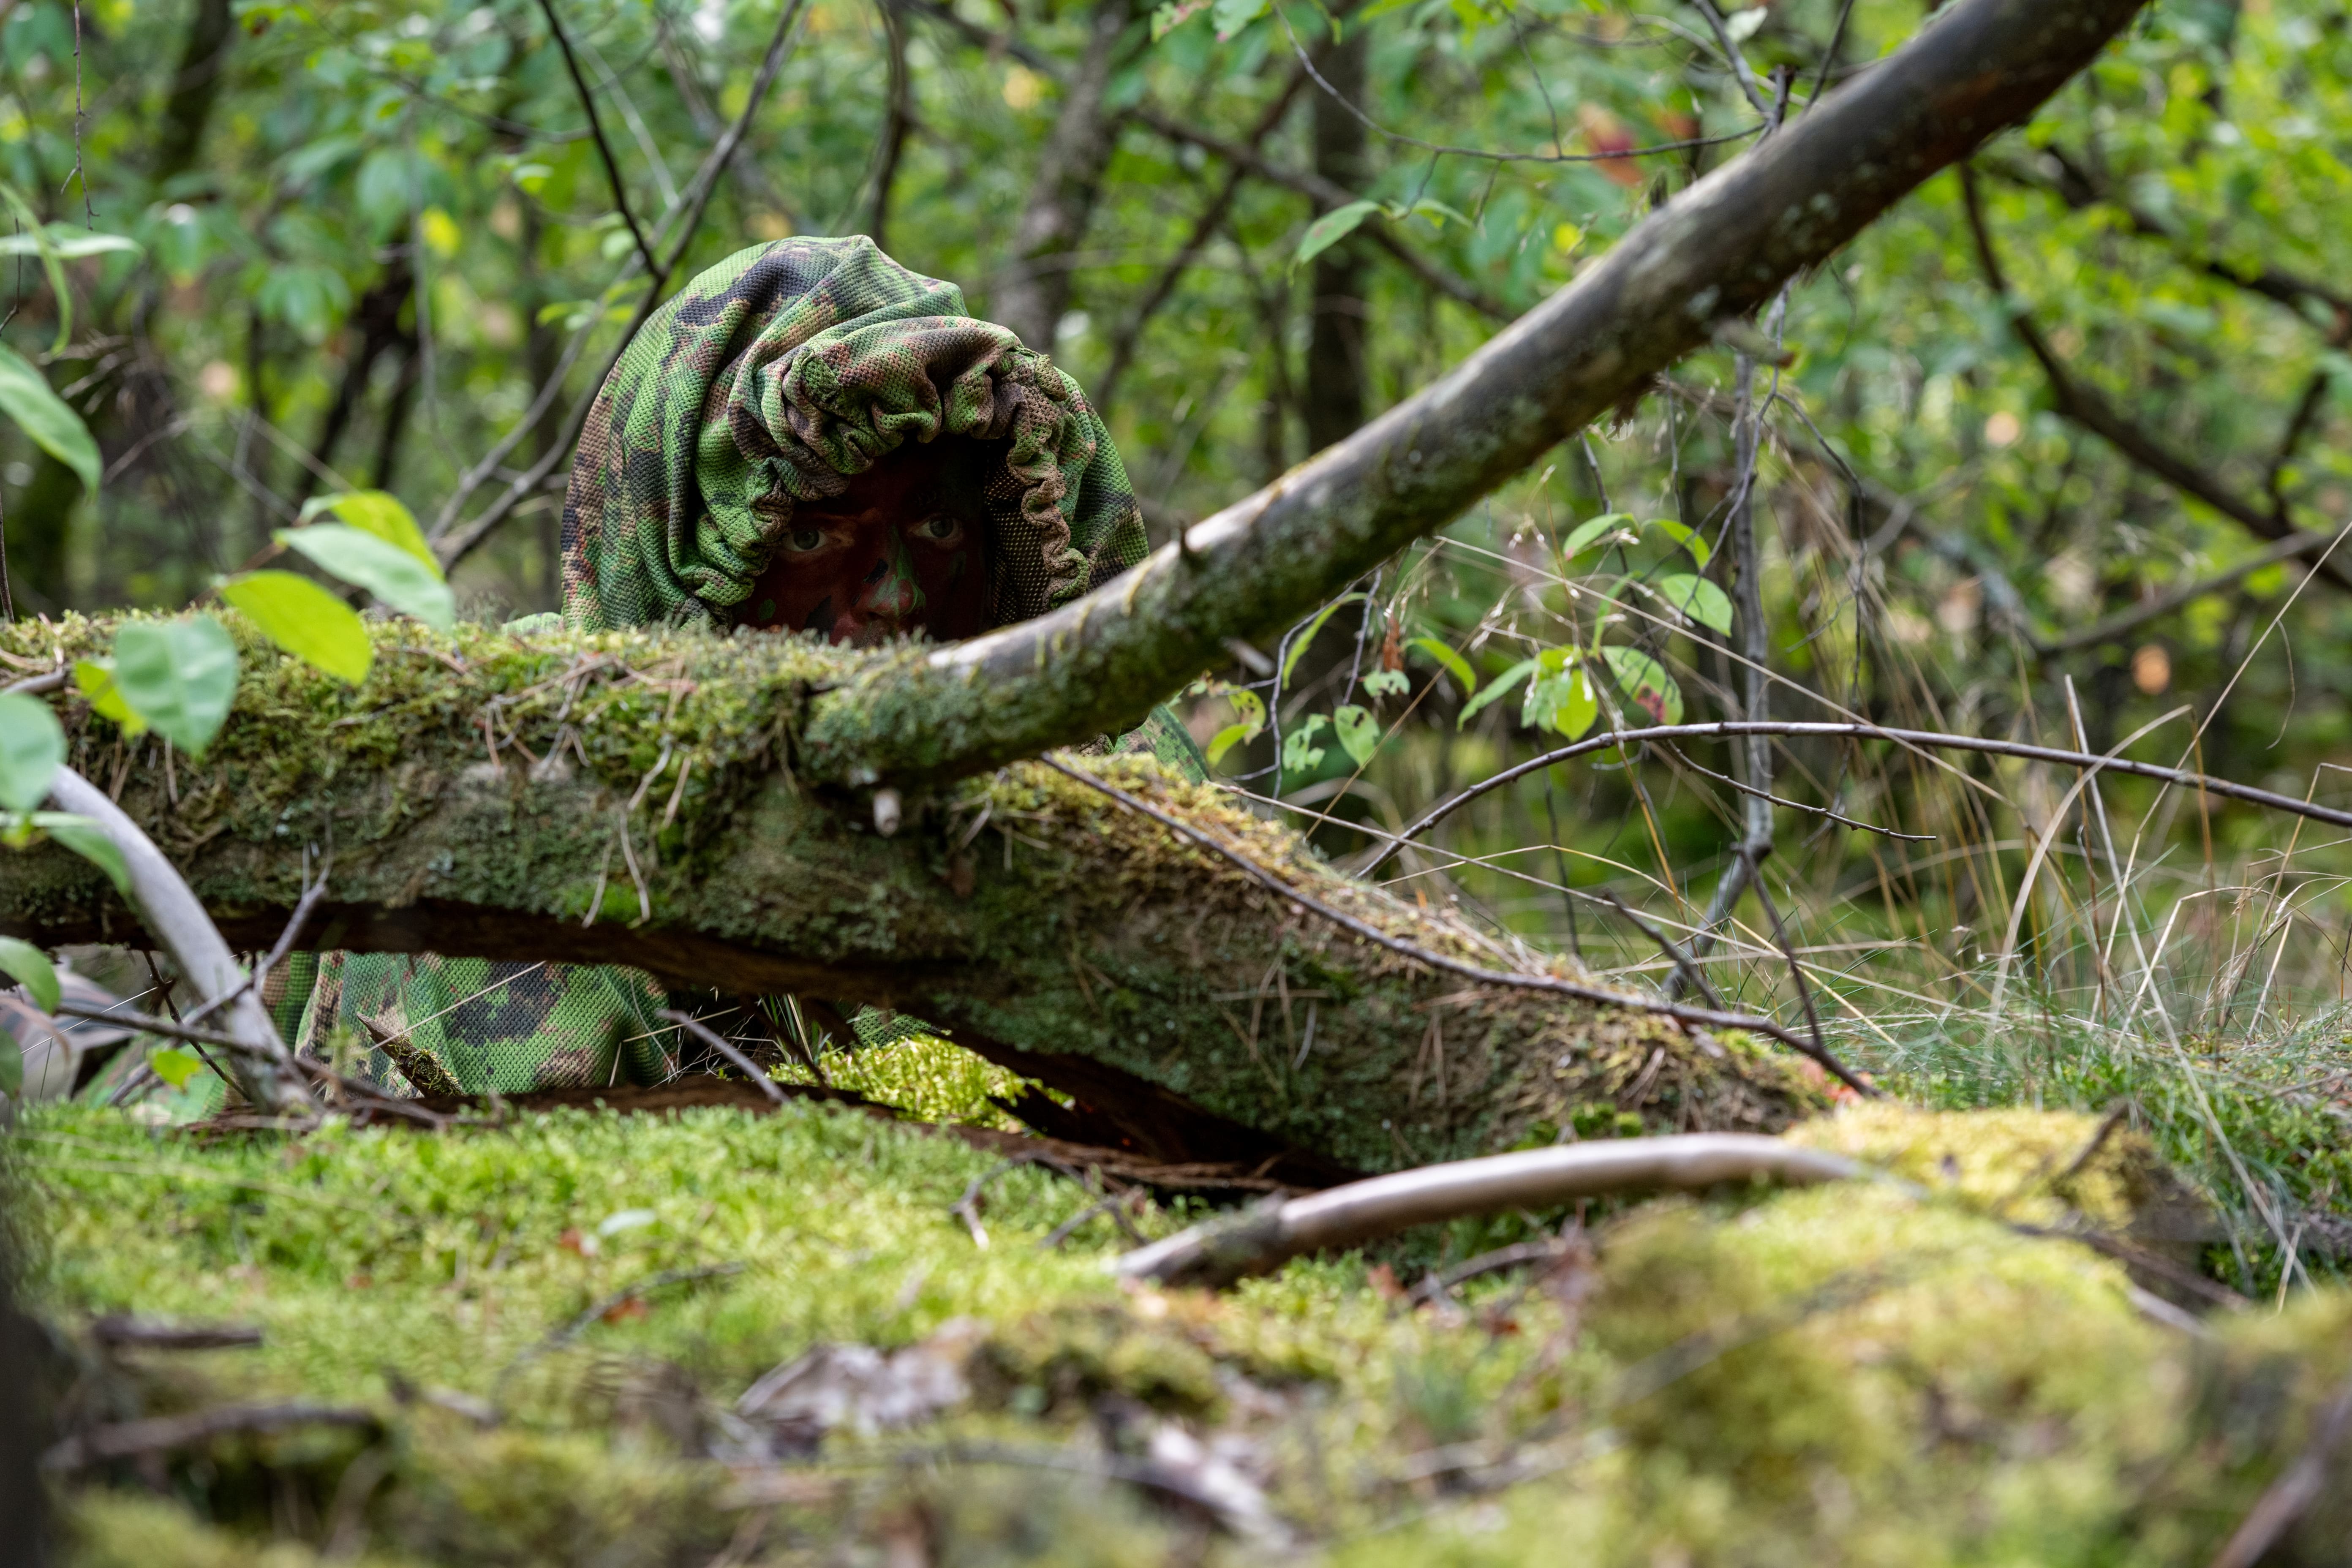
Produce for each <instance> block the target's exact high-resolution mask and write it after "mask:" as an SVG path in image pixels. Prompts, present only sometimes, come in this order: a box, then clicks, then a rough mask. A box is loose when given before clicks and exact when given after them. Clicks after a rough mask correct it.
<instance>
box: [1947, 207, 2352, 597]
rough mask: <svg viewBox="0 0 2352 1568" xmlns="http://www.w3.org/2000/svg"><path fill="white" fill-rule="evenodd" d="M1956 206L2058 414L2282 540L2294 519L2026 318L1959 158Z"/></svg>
mask: <svg viewBox="0 0 2352 1568" xmlns="http://www.w3.org/2000/svg"><path fill="white" fill-rule="evenodd" d="M1960 195H1961V205H1963V207H1964V208H1965V209H1966V211H1967V213H1968V220H1969V234H1970V236H1971V237H1973V238H1974V240H1975V242H1976V252H1977V261H1978V263H1979V266H1981V267H1982V268H1983V269H1984V275H1985V282H1986V283H1987V284H1988V285H1989V286H1990V288H1991V289H1992V291H1993V292H1994V293H1995V294H1997V295H1999V296H2000V299H2001V300H2002V302H2003V306H2004V308H2005V309H2006V310H2007V311H2008V313H2009V324H2010V329H2011V331H2014V332H2016V334H2017V340H2018V342H2021V343H2023V344H2024V345H2025V352H2026V353H2030V354H2032V356H2033V358H2034V359H2035V361H2036V362H2037V363H2040V364H2041V366H2042V374H2043V375H2045V376H2047V377H2048V378H2049V381H2050V394H2051V397H2052V399H2053V401H2054V402H2055V403H2056V404H2057V405H2058V412H2059V414H2060V415H2061V416H2063V417H2064V418H2066V419H2069V420H2072V421H2073V422H2074V424H2076V425H2079V426H2082V427H2083V428H2084V429H2085V430H2088V431H2089V432H2091V434H2093V435H2095V436H2096V437H2099V438H2100V439H2102V440H2104V441H2105V442H2106V443H2107V445H2108V446H2110V447H2114V448H2115V449H2116V451H2117V452H2119V453H2121V454H2122V455H2123V456H2124V458H2126V460H2128V461H2129V462H2131V463H2133V464H2135V465H2137V467H2139V468H2144V469H2146V470H2147V472H2149V473H2151V474H2153V475H2155V476H2156V477H2157V478H2158V479H2162V480H2163V481H2164V482H2165V483H2166V484H2168V485H2170V486H2171V487H2172V488H2173V489H2177V490H2179V491H2180V492H2181V493H2182V494H2183V495H2186V496H2189V497H2191V498H2193V499H2195V500H2200V501H2202V502H2204V503H2205V504H2206V505H2207V506H2209V507H2211V508H2212V509H2213V510H2215V511H2218V512H2220V513H2221V515H2222V516H2224V517H2226V518H2229V519H2231V521H2235V522H2237V523H2239V524H2240V525H2242V527H2244V528H2245V529H2246V530H2247V531H2249V532H2252V533H2253V534H2256V535H2258V536H2259V537H2261V538H2263V539H2270V540H2284V539H2287V538H2288V537H2290V536H2291V535H2293V534H2294V524H2293V523H2291V522H2289V521H2287V519H2286V516H2285V514H2284V512H2283V511H2264V510H2262V509H2261V508H2259V507H2257V506H2255V505H2254V504H2253V503H2252V502H2251V501H2248V500H2244V499H2243V498H2242V497H2241V496H2238V495H2236V494H2234V493H2232V492H2231V490H2230V489H2229V488H2228V487H2227V486H2225V485H2224V484H2222V482H2221V480H2220V479H2218V478H2216V477H2215V476H2214V475H2212V474H2210V473H2208V472H2206V471H2205V470H2204V469H2202V468H2199V467H2197V466H2196V465H2195V464H2194V463H2191V462H2190V461H2189V459H2188V458H2183V457H2182V456H2180V455H2179V453H2177V452H2175V451H2173V450H2172V449H2171V448H2170V447H2167V446H2166V445H2164V443H2163V442H2162V441H2160V440H2158V438H2157V437H2154V436H2152V435H2150V434H2149V433H2148V432H2147V431H2146V430H2144V429H2142V428H2141V427H2140V426H2138V425H2137V424H2135V423H2134V422H2133V421H2132V420H2131V419H2130V418H2128V417H2127V416H2125V415H2124V413H2123V412H2122V411H2121V410H2119V409H2117V408H2116V406H2115V405H2113V404H2111V403H2109V402H2108V401H2107V399H2106V397H2105V395H2103V394H2101V393H2100V392H2099V391H2098V390H2097V389H2096V388H2095V387H2092V386H2088V385H2086V384H2084V383H2082V382H2080V381H2078V380H2076V379H2075V377H2074V374H2073V373H2072V372H2071V371H2069V370H2068V369H2067V368H2066V365H2065V363H2064V362H2063V360H2061V359H2060V358H2059V357H2058V355H2057V353H2056V352H2055V351H2054V350H2053V349H2052V348H2051V346H2050V340H2049V339H2047V338H2045V337H2043V336H2042V329H2041V328H2040V327H2038V326H2036V325H2034V323H2033V318H2032V316H2031V315H2030V314H2028V313H2027V311H2026V309H2025V305H2024V302H2023V301H2022V300H2019V299H2018V298H2016V297H2015V296H2014V295H2012V294H2011V292H2010V288H2009V280H2008V279H2007V278H2006V277H2005V276H2004V275H2003V274H2002V271H2001V266H2000V256H1999V255H1998V254H1997V253H1996V252H1995V251H1994V249H1993V243H1992V231H1991V229H1990V227H1988V226H1986V223H1985V216H1984V201H1983V197H1982V195H1981V193H1980V192H1979V190H1978V188H1977V180H1976V173H1975V171H1974V170H1972V169H1970V168H1969V166H1968V165H1967V164H1965V163H1963V164H1962V165H1960ZM2299 553H2301V554H2304V555H2305V556H2306V557H2307V558H2309V559H2312V560H2313V561H2314V562H2315V563H2316V567H2317V570H2318V571H2319V572H2320V573H2321V574H2324V575H2325V576H2326V578H2327V579H2328V581H2330V582H2331V583H2334V584H2336V586H2337V587H2339V588H2352V568H2347V567H2346V566H2343V565H2339V564H2337V563H2335V562H2332V561H2322V560H2321V559H2320V557H2321V551H2320V549H2317V548H2315V549H2312V550H2309V551H2305V552H2299Z"/></svg>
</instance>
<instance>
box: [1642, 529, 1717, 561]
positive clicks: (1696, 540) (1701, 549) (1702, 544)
mask: <svg viewBox="0 0 2352 1568" xmlns="http://www.w3.org/2000/svg"><path fill="white" fill-rule="evenodd" d="M1642 526H1643V527H1644V528H1654V529H1656V530H1657V531H1659V532H1660V533H1663V534H1664V535H1665V536H1666V537H1667V538H1668V539H1671V540H1673V541H1674V542H1675V543H1676V544H1679V545H1681V546H1682V547H1683V548H1684V549H1685V550H1687V551H1689V552H1690V558H1691V559H1692V560H1694V561H1696V562H1697V563H1698V569H1699V570H1700V571H1702V572H1704V571H1706V563H1707V559H1708V557H1710V556H1712V555H1713V554H1714V553H1715V552H1714V550H1713V549H1712V548H1711V547H1710V546H1709V545H1708V544H1707V542H1706V535H1705V534H1703V533H1701V532H1700V531H1698V530H1697V529H1696V528H1692V527H1690V526H1689V525H1687V524H1685V523H1680V522H1676V521H1675V520H1674V519H1673V518H1671V517H1654V518H1652V519H1651V520H1650V521H1647V522H1645V523H1643V525H1642Z"/></svg>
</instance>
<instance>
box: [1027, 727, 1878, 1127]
mask: <svg viewBox="0 0 2352 1568" xmlns="http://www.w3.org/2000/svg"><path fill="white" fill-rule="evenodd" d="M1038 760H1039V761H1040V762H1042V763H1045V765H1046V766H1047V767H1049V768H1052V769H1053V770H1054V771H1055V772H1056V773H1062V774H1065V775H1066V776H1067V777H1069V778H1072V779H1075V780H1076V781H1077V782H1078V783H1080V784H1085V785H1086V786H1087V788H1089V789H1093V790H1097V791H1099V792H1101V793H1102V794H1104V795H1108V796H1110V797H1111V798H1112V799H1113V800H1115V801H1117V802H1118V803H1119V804H1120V805H1123V806H1125V807H1127V808H1128V809H1129V811H1133V812H1138V813H1139V814H1141V815H1142V816H1148V817H1150V818H1151V819H1152V820H1153V821H1155V822H1157V823H1159V824H1160V826H1163V827H1165V828H1167V829H1168V830H1169V831H1170V832H1171V833H1173V834H1175V835H1176V836H1177V837H1180V838H1182V839H1184V840H1186V841H1187V842H1189V843H1192V844H1194V845H1197V846H1199V847H1201V848H1203V849H1206V850H1208V851H1209V852H1210V853H1212V854H1214V855H1218V856H1221V857H1223V858H1224V859H1226V860H1228V861H1230V862H1231V863H1232V864H1233V865H1234V866H1236V867H1238V868H1241V870H1242V871H1243V872H1244V873H1245V874H1246V875H1247V876H1249V877H1250V878H1251V879H1253V880H1255V881H1256V882H1257V883H1259V884H1260V885H1261V886H1263V887H1265V888H1266V889H1268V890H1270V891H1272V892H1275V893H1277V894H1279V895H1281V896H1282V897H1283V898H1286V899H1288V900H1291V901H1292V902H1293V903H1295V904H1297V905H1298V907H1299V908H1301V909H1303V910H1309V911H1311V912H1312V913H1315V914H1317V915H1320V916H1321V917H1322V918H1323V919H1325V920H1327V921H1330V922H1331V923H1332V924H1334V925H1336V926H1339V928H1341V929H1342V930H1344V931H1350V932H1352V933H1354V934H1355V935H1357V936H1359V937H1361V938H1362V939H1363V940H1364V941H1366V942H1371V943H1373V944H1374V945H1375V946H1379V947H1384V948H1386V949H1388V950H1389V951H1390V952H1394V953H1398V954H1400V955H1402V956H1403V957H1406V958H1410V959H1412V960H1413V961H1414V962H1415V963H1423V964H1426V965H1428V966H1429V967H1430V968H1432V969H1436V970H1442V971H1444V973H1449V974H1459V975H1462V976H1464V977H1465V978H1466V979H1470V980H1475V981H1478V982H1480V983H1482V984H1488V985H1506V986H1510V987H1512V988H1514V989H1517V990H1521V991H1544V992H1549V993H1551V994H1554V995H1559V996H1572V997H1574V998H1576V999H1577V1000H1578V1001H1580V1002H1593V1003H1598V1004H1599V1005H1601V1006H1604V1007H1624V1008H1629V1009H1631V1010H1633V1011H1635V1012H1640V1013H1654V1014H1657V1015H1659V1016H1664V1017H1668V1018H1672V1019H1673V1020H1675V1022H1676V1023H1678V1024H1681V1025H1683V1026H1685V1027H1692V1026H1696V1027H1702V1028H1710V1029H1742V1030H1746V1031H1748V1032H1749V1033H1751V1034H1759V1035H1769V1036H1770V1037H1772V1038H1773V1039H1776V1040H1779V1041H1780V1043H1781V1044H1783V1045H1785V1046H1788V1047H1791V1048H1793V1049H1794V1050H1796V1051H1797V1052H1798V1053H1800V1054H1801V1055H1803V1056H1806V1057H1809V1058H1811V1059H1812V1060H1814V1061H1816V1062H1819V1063H1820V1064H1821V1065H1822V1067H1823V1068H1826V1069H1827V1070H1828V1071H1829V1072H1831V1073H1832V1074H1833V1075H1835V1076H1836V1078H1837V1079H1838V1080H1839V1081H1840V1082H1841V1083H1843V1084H1844V1085H1845V1086H1846V1087H1847V1088H1849V1089H1853V1091H1854V1092H1855V1093H1857V1094H1862V1095H1866V1096H1870V1097H1873V1098H1875V1097H1876V1096H1877V1094H1878V1090H1877V1089H1874V1088H1872V1087H1871V1086H1870V1085H1869V1084H1868V1083H1866V1082H1864V1080H1863V1079H1859V1078H1856V1077H1855V1076H1854V1075H1853V1072H1852V1071H1851V1070H1850V1069H1849V1068H1847V1067H1846V1065H1845V1064H1844V1063H1843V1062H1841V1061H1839V1060H1838V1059H1837V1058H1835V1057H1834V1056H1832V1055H1831V1054H1829V1053H1828V1052H1827V1051H1823V1050H1821V1049H1819V1048H1818V1047H1815V1046H1814V1045H1813V1043H1812V1042H1811V1041H1810V1040H1807V1039H1805V1038H1804V1037H1801V1036H1799V1035H1796V1034H1793V1033H1791V1032H1790V1030H1787V1029H1784V1028H1782V1027H1781V1026H1780V1025H1779V1024H1776V1023H1774V1022H1773V1021H1772V1020H1771V1019H1769V1018H1765V1017H1759V1016H1753V1015H1750V1014H1745V1013H1727V1012H1722V1011H1718V1010H1717V1009H1716V1008H1713V1007H1692V1006H1687V1005H1684V1004H1683V1003H1680V1002H1673V1001H1668V1000H1665V999H1664V998H1661V997H1654V996H1643V995H1640V994H1635V993H1633V992H1627V991H1614V990H1611V989H1610V988H1608V987H1606V986H1601V985H1591V984H1585V983H1584V982H1581V981H1576V980H1562V979H1559V978H1558V977H1557V976H1554V975H1549V974H1528V973H1519V972H1516V971H1512V970H1502V969H1488V968H1486V967H1485V966H1483V965H1481V964H1475V963H1468V962H1466V961H1465V960H1463V959H1459V958H1452V957H1449V956H1447V955H1446V954H1444V953H1442V952H1433V951H1432V950H1431V949H1429V948H1425V947H1423V946H1421V945H1420V944H1419V943H1417V942H1407V941H1406V940H1404V939H1403V938H1402V937H1396V936H1391V935H1390V934H1389V933H1388V932H1386V931H1382V930H1381V929H1380V928H1379V927H1378V926H1376V925H1373V924H1372V923H1371V922H1370V921H1363V920H1359V919H1358V918H1357V917H1355V916H1354V915H1351V914H1349V913H1348V912H1347V911H1346V910H1340V909H1336V908H1334V907H1333V906H1331V905H1329V904H1327V903H1325V902H1324V901H1323V900H1320V899H1318V898H1316V897H1315V896H1314V895H1312V894H1310V893H1307V892H1305V891H1303V890H1301V889H1297V888H1295V887H1292V886H1291V885H1290V884H1289V883H1288V882H1286V881H1284V880H1283V879H1281V878H1279V877H1277V876H1276V875H1275V874H1274V873H1273V872H1272V871H1269V870H1267V869H1266V868H1265V867H1263V866H1261V865H1259V864H1258V863H1257V862H1256V861H1255V860H1253V859H1251V858H1249V857H1247V856H1246V855H1244V854H1242V853H1241V852H1240V851H1239V850H1237V849H1234V848H1230V847H1227V846H1225V845H1224V844H1222V843H1220V842H1219V841H1218V840H1216V839H1215V838H1213V837H1210V836H1209V835H1207V834H1205V833H1202V831H1200V830H1199V829H1198V828H1195V827H1192V826H1189V825H1187V824H1185V823H1182V822H1180V821H1178V820H1177V819H1176V818H1175V817H1173V816H1169V815H1168V814H1167V813H1166V812H1163V811H1161V810H1160V809H1159V808H1157V807H1156V806H1152V805H1148V804H1146V803H1145V802H1143V801H1140V800H1139V799H1137V798H1136V797H1135V796H1133V795H1129V794H1128V793H1127V792H1126V791H1125V790H1123V789H1120V788H1118V786H1117V785H1115V784H1108V783H1106V782H1105V781H1103V780H1101V779H1098V778H1095V777H1092V776H1090V775H1089V774H1087V773H1081V772H1080V771H1078V770H1077V769H1076V768H1073V767H1070V766H1068V765H1067V764H1066V763H1062V762H1059V761H1057V760H1056V759H1055V758H1053V757H1041V758H1039V759H1038Z"/></svg>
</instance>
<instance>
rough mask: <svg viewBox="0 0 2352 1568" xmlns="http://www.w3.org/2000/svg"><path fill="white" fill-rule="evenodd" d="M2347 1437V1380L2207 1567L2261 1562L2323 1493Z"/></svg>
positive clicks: (2247, 1567) (2351, 1402) (2351, 1390)
mask: <svg viewBox="0 0 2352 1568" xmlns="http://www.w3.org/2000/svg"><path fill="white" fill-rule="evenodd" d="M2347 1433H2352V1382H2347V1383H2346V1384H2343V1385H2342V1386H2341V1387H2339V1388H2338V1389H2337V1390H2336V1396H2335V1397H2334V1398H2333V1399H2330V1400H2329V1401H2328V1402H2327V1404H2326V1405H2325V1406H2323V1407H2322V1408H2321V1410H2320V1414H2319V1419H2318V1420H2317V1421H2316V1422H2315V1423H2314V1424H2313V1426H2312V1434H2311V1441H2310V1442H2309V1443H2307V1444H2305V1446H2304V1450H2303V1452H2302V1453H2301V1454H2299V1455H2297V1456H2296V1457H2295V1461H2294V1464H2292V1465H2289V1466H2288V1467H2287V1468H2286V1470H2285V1471H2284V1473H2283V1474H2282V1475H2281V1476H2280V1477H2279V1479H2276V1480H2274V1481H2273V1482H2272V1483H2271V1484H2270V1486H2269V1487H2268V1489H2265V1490H2264V1491H2263V1495H2262V1496H2261V1497H2260V1498H2258V1499H2256V1500H2255V1501H2254V1506H2253V1507H2252V1509H2251V1510H2248V1511H2247V1514H2246V1517H2245V1518H2244V1519H2243V1520H2242V1521H2239V1524H2238V1528H2237V1529H2235V1530H2233V1531H2231V1532H2230V1539H2229V1540H2228V1541H2226V1542H2223V1543H2222V1545H2221V1551H2219V1552H2215V1553H2214V1554H2213V1562H2212V1568H2253V1565H2254V1564H2255V1563H2259V1562H2261V1561H2262V1560H2263V1553H2264V1552H2268V1551H2269V1550H2270V1549H2271V1547H2272V1546H2273V1544H2274V1543H2275V1542H2277V1541H2278V1539H2279V1537H2281V1536H2282V1535H2284V1534H2285V1533H2286V1532H2287V1531H2288V1530H2289V1529H2291V1528H2292V1527H2293V1526H2294V1521H2296V1520H2298V1519H2301V1518H2302V1517H2303V1516H2304V1514H2305V1511H2306V1510H2309V1509H2310V1507H2311V1505H2312V1504H2313V1503H2315V1502H2316V1501H2318V1500H2319V1499H2320V1498H2321V1497H2322V1496H2324V1495H2326V1489H2327V1481H2328V1473H2329V1468H2330V1463H2329V1462H2330V1461H2331V1460H2333V1459H2334V1458H2335V1457H2336V1449H2337V1448H2338V1447H2341V1446H2342V1445H2343V1442H2344V1439H2345V1436H2346V1435H2347Z"/></svg>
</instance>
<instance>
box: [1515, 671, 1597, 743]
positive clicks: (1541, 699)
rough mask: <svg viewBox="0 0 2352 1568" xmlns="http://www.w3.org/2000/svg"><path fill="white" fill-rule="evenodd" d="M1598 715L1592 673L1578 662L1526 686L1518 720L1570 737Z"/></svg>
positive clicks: (1571, 738)
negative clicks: (1525, 699) (1525, 696)
mask: <svg viewBox="0 0 2352 1568" xmlns="http://www.w3.org/2000/svg"><path fill="white" fill-rule="evenodd" d="M1600 715H1601V696H1600V693H1598V692H1596V691H1595V690H1593V689H1592V675H1591V670H1589V669H1588V668H1586V667H1585V666H1584V665H1583V664H1582V663H1581V662H1579V663H1577V664H1573V665H1570V666H1569V667H1568V668H1565V669H1562V670H1559V672H1557V673H1556V674H1551V675H1546V676H1544V677H1542V678H1541V679H1538V680H1535V681H1532V682H1530V683H1529V684H1528V696H1527V701H1526V702H1525V703H1524V704H1523V705H1522V706H1521V708H1520V710H1519V718H1520V721H1522V722H1524V723H1528V724H1531V725H1534V726H1535V727H1537V728H1538V729H1543V730H1551V731H1557V732H1558V733H1559V734H1562V735H1565V736H1567V737H1568V738H1569V739H1570V740H1571V741H1573V740H1576V739H1578V738H1579V737H1580V736H1581V735H1583V733H1584V732H1585V731H1587V730H1590V729H1591V728H1592V721H1593V720H1595V719H1597V718H1599V717H1600Z"/></svg>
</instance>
